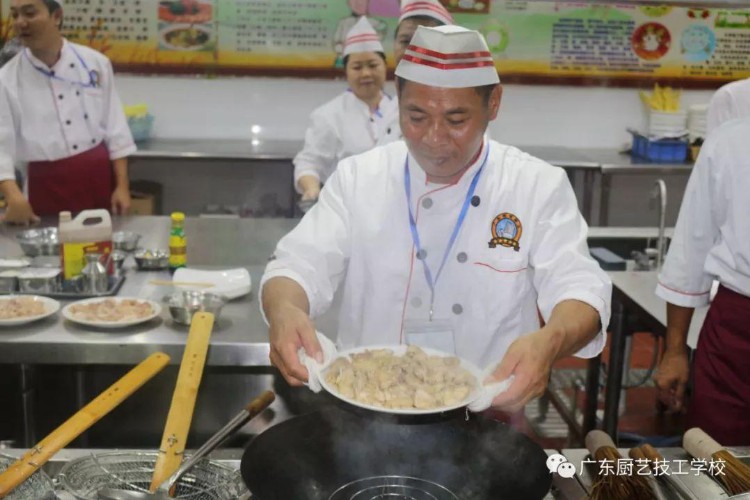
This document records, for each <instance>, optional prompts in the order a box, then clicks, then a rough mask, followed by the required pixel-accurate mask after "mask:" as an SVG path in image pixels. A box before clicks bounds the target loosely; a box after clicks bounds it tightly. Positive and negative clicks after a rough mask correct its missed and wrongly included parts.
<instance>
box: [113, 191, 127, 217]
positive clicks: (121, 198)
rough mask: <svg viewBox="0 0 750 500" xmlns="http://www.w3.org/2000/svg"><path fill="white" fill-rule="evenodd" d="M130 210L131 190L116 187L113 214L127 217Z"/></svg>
mask: <svg viewBox="0 0 750 500" xmlns="http://www.w3.org/2000/svg"><path fill="white" fill-rule="evenodd" d="M128 210H130V189H128V188H125V187H116V188H115V190H114V191H113V192H112V214H113V215H127V213H128Z"/></svg>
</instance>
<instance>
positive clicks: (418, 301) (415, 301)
mask: <svg viewBox="0 0 750 500" xmlns="http://www.w3.org/2000/svg"><path fill="white" fill-rule="evenodd" d="M411 306H412V307H421V306H422V299H420V298H419V297H414V298H413V299H411Z"/></svg>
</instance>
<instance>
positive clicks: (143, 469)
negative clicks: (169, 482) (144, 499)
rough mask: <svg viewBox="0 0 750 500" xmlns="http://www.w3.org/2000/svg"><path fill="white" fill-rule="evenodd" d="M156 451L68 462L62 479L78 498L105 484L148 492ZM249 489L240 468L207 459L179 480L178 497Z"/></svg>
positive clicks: (212, 496)
mask: <svg viewBox="0 0 750 500" xmlns="http://www.w3.org/2000/svg"><path fill="white" fill-rule="evenodd" d="M156 457H157V453H133V452H109V453H100V454H97V455H91V456H87V457H82V458H79V459H76V460H73V461H71V462H69V463H67V464H66V465H65V466H64V467H63V468H62V470H61V471H60V476H59V481H60V484H61V485H62V487H63V488H65V490H67V491H69V492H70V493H72V494H73V495H74V496H75V497H76V498H77V499H79V500H96V499H97V492H98V491H99V490H100V489H102V488H119V489H123V490H131V491H142V492H147V491H148V488H149V486H150V485H151V476H152V475H153V473H154V465H155V464H156ZM246 492H247V489H246V488H245V485H244V484H243V483H242V477H241V476H240V474H239V472H238V471H236V470H234V469H231V468H230V467H227V466H224V465H221V464H217V463H215V462H211V461H209V460H204V461H202V462H199V463H198V464H197V465H195V466H193V467H192V468H191V469H190V470H189V471H188V472H187V473H186V474H185V475H184V476H182V478H181V479H180V480H179V481H178V482H177V489H176V492H175V498H184V499H189V500H224V499H226V500H230V499H231V500H234V499H237V498H239V497H241V496H242V495H243V494H244V493H246Z"/></svg>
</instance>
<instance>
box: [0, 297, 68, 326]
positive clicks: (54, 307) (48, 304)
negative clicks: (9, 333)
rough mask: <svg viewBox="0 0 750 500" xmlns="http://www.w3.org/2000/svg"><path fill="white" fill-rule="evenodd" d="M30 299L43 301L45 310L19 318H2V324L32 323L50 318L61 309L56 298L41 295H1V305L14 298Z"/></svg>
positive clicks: (0, 322) (37, 301) (0, 323)
mask: <svg viewBox="0 0 750 500" xmlns="http://www.w3.org/2000/svg"><path fill="white" fill-rule="evenodd" d="M19 299H21V300H30V301H32V302H36V303H41V304H43V305H44V312H43V313H42V314H36V315H34V316H22V317H18V318H8V319H0V326H17V325H25V324H27V323H31V322H32V321H38V320H40V319H44V318H48V317H49V316H52V315H53V314H55V313H56V312H57V311H59V310H60V303H59V302H58V301H56V300H55V299H50V298H49V297H42V296H41V295H7V296H5V297H0V306H2V305H5V304H4V303H5V302H10V301H12V300H19Z"/></svg>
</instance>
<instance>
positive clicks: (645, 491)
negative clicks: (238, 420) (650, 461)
mask: <svg viewBox="0 0 750 500" xmlns="http://www.w3.org/2000/svg"><path fill="white" fill-rule="evenodd" d="M586 448H588V450H589V453H591V456H592V457H593V458H594V460H595V461H596V462H597V466H599V465H600V464H603V463H604V461H605V460H606V461H607V463H609V464H610V466H611V467H612V469H613V470H612V471H609V473H602V471H601V470H600V474H598V475H597V476H596V478H595V479H594V482H593V484H592V485H591V491H590V492H589V495H590V496H589V498H590V499H592V500H630V499H633V498H638V499H639V500H641V499H642V500H658V497H657V496H656V494H655V493H654V490H653V489H652V488H651V486H650V485H649V483H648V481H647V480H646V478H645V477H643V476H639V475H636V474H631V475H622V474H616V473H615V472H617V463H618V460H621V459H622V456H621V455H620V452H618V451H617V448H616V447H615V443H614V442H613V441H612V438H610V437H609V435H608V434H607V433H606V432H603V431H599V430H593V431H591V432H589V433H588V434H586Z"/></svg>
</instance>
